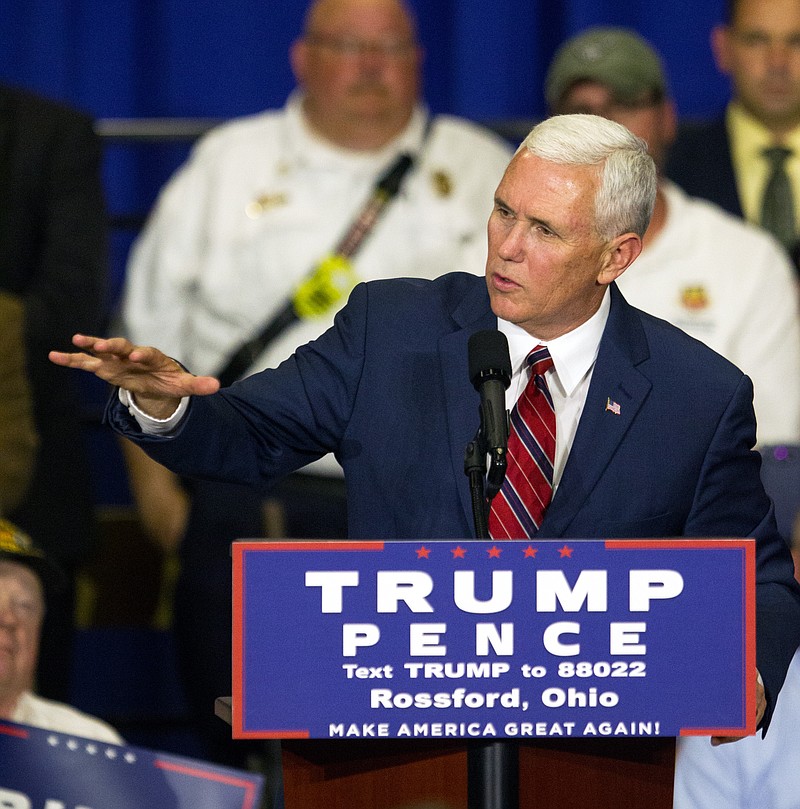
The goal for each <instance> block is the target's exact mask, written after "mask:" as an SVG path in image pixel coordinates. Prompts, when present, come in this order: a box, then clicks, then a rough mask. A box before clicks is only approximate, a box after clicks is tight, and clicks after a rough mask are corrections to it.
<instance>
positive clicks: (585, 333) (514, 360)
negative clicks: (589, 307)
mask: <svg viewBox="0 0 800 809" xmlns="http://www.w3.org/2000/svg"><path fill="white" fill-rule="evenodd" d="M610 310H611V293H610V290H609V289H608V288H606V291H605V294H604V295H603V300H602V301H601V302H600V307H599V308H598V310H597V311H596V312H595V313H594V314H593V315H592V316H591V317H590V318H589V319H588V320H587V321H586V322H585V323H581V325H580V326H578V327H577V328H575V329H573V330H572V331H569V332H567V333H566V334H562V335H561V337H557V338H556V339H555V340H550V341H549V342H548V341H545V340H538V339H537V338H536V337H533V336H531V335H530V334H528V332H526V331H525V330H524V329H523V328H522V327H521V326H517V325H516V324H514V323H510V322H509V321H507V320H501V319H500V318H498V319H497V328H498V329H499V330H500V331H501V332H502V333H503V334H505V336H506V338H507V339H508V351H509V354H510V356H511V371H512V373H513V374H517V373H519V372H520V371H521V370H522V366H523V364H524V362H525V357H527V356H528V354H529V353H530V351H531V349H533V348H534V347H535V346H537V345H546V346H547V349H548V351H549V352H550V356H551V357H552V358H553V368H554V370H555V373H556V376H557V377H558V381H559V384H560V385H561V387H562V388H563V390H564V393H565V395H567V396H571V395H572V393H573V392H574V391H575V388H576V387H577V386H578V384H579V383H580V381H581V380H582V379H583V378H584V377H585V376H586V374H587V372H588V371H589V370H590V369H591V368H592V366H593V365H594V362H595V360H596V359H597V352H598V351H599V349H600V340H601V339H602V337H603V331H604V330H605V327H606V321H607V320H608V313H609V311H610Z"/></svg>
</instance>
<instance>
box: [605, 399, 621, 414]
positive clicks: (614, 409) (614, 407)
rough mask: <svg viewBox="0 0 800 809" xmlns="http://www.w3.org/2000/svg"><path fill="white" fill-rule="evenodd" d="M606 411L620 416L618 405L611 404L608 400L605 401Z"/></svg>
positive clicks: (615, 403)
mask: <svg viewBox="0 0 800 809" xmlns="http://www.w3.org/2000/svg"><path fill="white" fill-rule="evenodd" d="M606 410H610V411H611V412H612V413H613V414H614V415H615V416H618V415H619V414H620V407H619V404H618V403H617V402H612V401H611V399H610V398H608V399H606Z"/></svg>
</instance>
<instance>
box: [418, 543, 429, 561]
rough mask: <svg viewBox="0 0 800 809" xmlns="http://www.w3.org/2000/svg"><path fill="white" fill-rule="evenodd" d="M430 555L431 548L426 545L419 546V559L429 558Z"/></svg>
mask: <svg viewBox="0 0 800 809" xmlns="http://www.w3.org/2000/svg"><path fill="white" fill-rule="evenodd" d="M430 555H431V549H430V548H426V547H425V546H424V545H423V546H422V547H421V548H417V559H427V558H428V557H429V556H430Z"/></svg>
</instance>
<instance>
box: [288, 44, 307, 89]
mask: <svg viewBox="0 0 800 809" xmlns="http://www.w3.org/2000/svg"><path fill="white" fill-rule="evenodd" d="M307 64H308V45H306V43H305V41H304V40H303V39H296V40H295V41H294V42H292V44H291V47H290V48H289V65H290V66H291V68H292V73H293V74H294V80H295V82H296V83H297V84H298V85H299V86H301V87H302V86H303V84H304V83H305V82H304V79H305V77H306V74H307V72H308V70H307Z"/></svg>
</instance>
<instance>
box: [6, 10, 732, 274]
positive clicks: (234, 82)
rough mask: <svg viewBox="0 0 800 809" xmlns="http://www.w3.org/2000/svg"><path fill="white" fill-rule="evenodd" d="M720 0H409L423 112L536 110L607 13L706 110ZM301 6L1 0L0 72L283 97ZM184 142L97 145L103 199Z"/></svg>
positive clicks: (80, 93) (122, 90) (117, 100)
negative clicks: (572, 40) (568, 50)
mask: <svg viewBox="0 0 800 809" xmlns="http://www.w3.org/2000/svg"><path fill="white" fill-rule="evenodd" d="M723 3H724V0H706V1H705V2H703V3H697V2H696V0H673V2H672V3H670V4H664V3H661V2H657V0H561V2H554V1H553V0H528V1H527V2H520V0H493V2H486V0H412V5H413V6H414V8H415V10H416V12H417V16H418V19H419V27H420V35H421V39H422V41H423V44H424V46H425V49H426V61H425V94H426V98H427V100H428V103H429V104H430V106H431V108H432V109H433V111H434V112H449V113H454V114H458V115H463V116H465V117H468V118H472V119H474V120H478V121H484V122H492V121H498V120H517V119H534V118H537V117H540V116H541V115H543V114H544V99H543V95H542V82H543V78H544V75H545V71H546V68H547V64H548V63H549V61H550V59H551V57H552V55H553V52H554V51H555V49H556V48H557V47H558V45H559V44H560V43H561V42H562V41H563V40H564V39H565V38H567V37H568V36H571V35H572V34H574V33H575V32H577V31H579V30H581V29H583V28H585V27H587V26H590V25H598V24H613V25H627V26H630V27H632V28H634V29H636V30H638V31H639V32H640V33H641V34H643V35H644V36H645V37H647V38H648V39H649V40H650V41H651V42H652V43H653V44H654V45H655V46H656V48H657V49H658V50H659V51H660V53H661V54H662V55H663V57H664V60H665V63H666V65H667V70H668V74H669V77H670V82H671V86H672V89H673V93H674V96H675V100H676V102H677V105H678V110H679V113H680V114H681V115H683V116H685V117H703V116H708V115H712V114H714V113H715V112H717V111H718V110H719V109H720V108H721V107H722V105H723V104H724V102H725V100H726V97H727V92H728V85H727V81H726V79H725V78H724V77H723V76H721V75H720V74H719V73H718V72H717V70H716V68H715V66H714V63H713V60H712V57H711V53H710V48H709V44H708V42H709V32H710V30H711V28H712V26H713V25H714V24H715V23H716V22H718V21H719V20H720V18H721V16H722V7H723ZM304 11H305V0H294V2H275V1H274V0H238V2H236V3H228V2H220V1H219V0H216V1H215V0H192V1H191V2H189V0H4V2H2V3H0V44H1V45H2V47H0V80H3V81H6V82H9V83H12V84H17V85H21V86H23V87H27V88H30V89H33V90H37V91H39V92H41V93H43V94H45V95H48V96H51V97H53V98H56V99H61V100H63V101H66V102H68V103H71V104H73V105H76V106H78V107H81V108H83V109H85V110H87V111H88V112H90V113H91V114H92V115H94V116H95V117H97V118H100V119H107V118H141V117H146V118H150V117H162V116H164V117H197V118H213V119H217V118H229V117H232V116H238V115H243V114H247V113H252V112H255V111H258V110H261V109H264V108H266V107H271V106H277V105H280V104H282V103H283V101H284V99H285V98H286V95H287V93H288V92H289V90H290V89H291V87H292V76H291V72H290V70H289V66H288V59H287V51H288V48H289V45H290V43H291V41H292V39H293V38H294V37H295V36H296V34H297V32H298V31H299V30H300V27H301V23H302V18H303V14H304ZM186 148H187V147H186V145H185V144H182V145H178V146H176V145H175V144H172V145H161V146H154V145H153V144H147V145H142V144H138V145H131V144H126V145H120V144H116V143H115V144H111V145H109V147H108V148H107V159H106V166H105V171H106V187H107V192H108V198H109V204H110V208H111V210H112V211H113V212H114V213H118V214H125V213H130V214H135V213H142V212H144V211H146V210H147V209H148V208H149V206H150V205H151V204H152V201H153V199H154V197H155V195H156V193H157V192H158V189H159V188H160V187H161V185H162V184H163V183H164V182H165V181H166V179H167V178H168V177H169V175H170V174H171V173H172V171H173V170H174V169H175V168H176V167H177V165H178V164H179V162H180V161H181V160H182V159H183V158H184V157H185V154H186ZM117 252H119V251H117ZM122 252H123V253H124V246H123V247H122ZM119 265H120V260H119V258H118V260H116V261H115V268H114V278H115V285H118V283H119V280H120V278H119V276H120V272H121V270H120V267H119Z"/></svg>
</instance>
